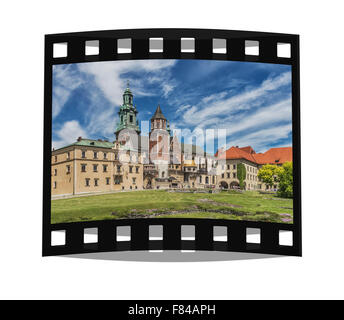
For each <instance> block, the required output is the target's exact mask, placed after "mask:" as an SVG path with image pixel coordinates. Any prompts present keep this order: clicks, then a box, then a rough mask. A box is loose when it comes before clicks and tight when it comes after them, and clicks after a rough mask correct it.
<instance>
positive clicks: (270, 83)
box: [183, 72, 291, 127]
mask: <svg viewBox="0 0 344 320" xmlns="http://www.w3.org/2000/svg"><path fill="white" fill-rule="evenodd" d="M290 81H291V73H290V72H285V73H283V74H281V75H279V76H277V77H274V78H269V79H267V80H265V81H263V82H262V83H261V85H260V86H258V87H256V88H251V89H250V90H246V91H244V92H243V93H239V94H237V95H234V96H231V97H229V98H225V99H216V100H215V101H213V102H212V103H210V104H200V105H199V106H193V107H192V108H190V109H188V110H187V112H185V113H184V115H183V121H184V122H185V124H186V125H191V126H195V125H198V126H203V127H204V123H205V121H206V123H207V124H208V125H209V124H211V123H213V124H215V123H217V121H218V119H217V117H216V118H214V115H219V114H221V115H222V116H224V117H226V116H229V115H231V114H232V113H233V112H236V111H238V110H249V109H251V108H252V107H254V106H256V105H257V100H258V99H260V98H263V97H264V96H265V95H266V94H268V93H269V92H271V91H274V90H277V89H278V88H280V87H282V86H285V85H287V84H289V83H290ZM222 95H223V96H224V95H225V94H223V93H222ZM206 99H207V98H206ZM208 99H210V100H211V99H214V97H213V95H212V96H210V97H208ZM211 119H213V121H212V120H211Z"/></svg>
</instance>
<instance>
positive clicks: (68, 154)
mask: <svg viewBox="0 0 344 320" xmlns="http://www.w3.org/2000/svg"><path fill="white" fill-rule="evenodd" d="M69 159H70V152H67V160H69Z"/></svg>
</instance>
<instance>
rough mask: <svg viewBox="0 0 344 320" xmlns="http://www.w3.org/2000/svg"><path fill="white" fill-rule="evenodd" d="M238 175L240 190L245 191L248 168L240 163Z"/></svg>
mask: <svg viewBox="0 0 344 320" xmlns="http://www.w3.org/2000/svg"><path fill="white" fill-rule="evenodd" d="M237 174H238V180H239V186H240V189H241V190H243V189H244V180H245V179H246V167H245V165H244V164H243V163H238V167H237Z"/></svg>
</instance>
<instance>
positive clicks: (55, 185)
mask: <svg viewBox="0 0 344 320" xmlns="http://www.w3.org/2000/svg"><path fill="white" fill-rule="evenodd" d="M56 188H57V182H56V181H54V189H56Z"/></svg>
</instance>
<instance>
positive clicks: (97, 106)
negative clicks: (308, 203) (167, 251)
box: [51, 59, 293, 224]
mask: <svg viewBox="0 0 344 320" xmlns="http://www.w3.org/2000/svg"><path fill="white" fill-rule="evenodd" d="M52 75H53V83H52V141H51V143H52V150H51V223H52V224H58V223H69V222H83V221H93V220H109V219H137V218H204V219H227V220H228V219H229V220H244V221H259V222H273V223H285V224H292V223H293V162H292V161H293V147H292V76H291V66H290V65H285V64H271V63H256V62H241V61H220V60H193V59H189V60H185V59H184V60H183V59H175V60H172V59H150V60H127V61H104V62H87V63H72V64H57V65H54V66H53V74H52Z"/></svg>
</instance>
